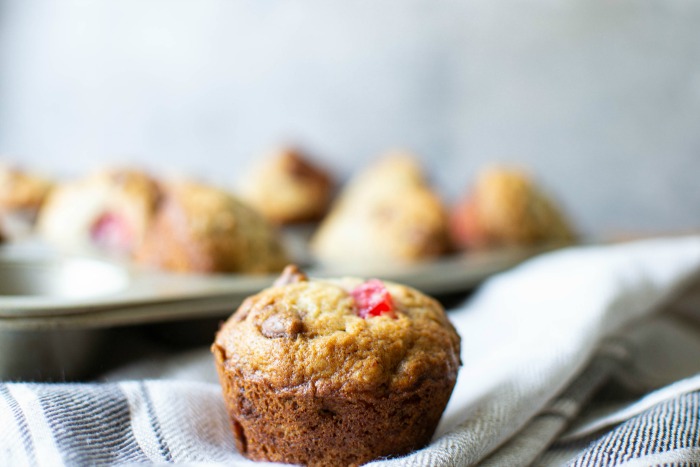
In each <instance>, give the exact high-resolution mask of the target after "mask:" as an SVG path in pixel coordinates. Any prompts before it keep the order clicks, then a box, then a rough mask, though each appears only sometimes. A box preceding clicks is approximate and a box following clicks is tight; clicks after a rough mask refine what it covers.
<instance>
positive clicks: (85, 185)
mask: <svg viewBox="0 0 700 467" xmlns="http://www.w3.org/2000/svg"><path fill="white" fill-rule="evenodd" d="M159 200H160V188H159V186H158V184H157V183H156V181H155V180H154V179H153V178H151V177H150V176H149V175H148V174H146V173H144V172H142V171H139V170H135V169H125V168H119V169H109V170H102V171H99V172H96V173H94V174H92V175H90V176H88V177H86V178H84V179H82V180H78V181H74V182H70V183H65V184H63V185H60V186H58V187H57V188H56V189H55V190H54V191H53V192H52V193H51V195H50V196H49V198H48V199H47V201H46V204H45V206H44V207H43V209H42V210H41V212H40V216H39V221H38V230H39V233H40V235H42V236H43V237H44V238H45V239H46V240H47V241H49V242H51V243H53V244H56V245H58V246H60V247H63V248H67V249H85V248H97V249H99V250H103V251H106V252H109V253H121V254H130V253H132V252H133V251H134V250H135V249H136V248H138V247H139V246H140V244H141V242H142V241H143V238H144V235H145V233H146V230H147V229H148V227H149V224H150V222H151V220H152V218H153V215H154V213H155V211H156V208H157V206H158V202H159Z"/></svg>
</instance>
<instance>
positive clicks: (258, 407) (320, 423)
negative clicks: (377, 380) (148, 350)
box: [213, 345, 455, 466]
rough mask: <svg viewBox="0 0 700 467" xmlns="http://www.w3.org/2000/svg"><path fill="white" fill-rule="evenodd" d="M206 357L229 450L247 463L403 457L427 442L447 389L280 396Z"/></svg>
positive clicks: (444, 382) (221, 360) (443, 382)
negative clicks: (231, 441) (224, 416)
mask: <svg viewBox="0 0 700 467" xmlns="http://www.w3.org/2000/svg"><path fill="white" fill-rule="evenodd" d="M213 351H214V354H215V358H216V364H217V371H218V372H219V379H220V381H221V386H222V388H223V392H224V398H225V400H226V405H227V410H228V413H229V416H230V418H231V425H232V429H233V433H234V437H235V440H236V446H237V448H238V450H239V451H240V452H241V454H243V455H244V456H246V457H248V458H250V459H253V460H264V461H272V462H286V463H294V464H305V465H310V466H321V465H326V466H327V465H335V466H345V465H360V464H363V463H365V462H369V461H371V460H373V459H377V458H380V457H386V456H389V455H392V456H397V455H402V454H407V453H409V452H411V451H413V450H416V449H419V448H421V447H423V446H425V445H426V444H428V443H429V442H430V439H431V437H432V435H433V433H434V431H435V428H436V427H437V424H438V422H439V421H440V417H441V415H442V412H443V410H444V408H445V406H446V405H447V402H448V400H449V398H450V394H451V393H452V389H453V387H454V384H455V381H454V379H447V378H443V379H438V380H435V379H427V378H425V379H423V380H421V381H418V382H417V383H416V384H415V385H413V386H412V387H411V388H408V389H406V390H400V391H397V390H394V391H390V390H388V389H386V388H383V389H378V390H377V391H372V392H366V393H360V394H358V393H353V394H352V396H351V397H344V395H343V394H342V393H340V392H334V393H331V394H328V395H325V394H324V395H318V394H317V393H316V391H315V390H314V387H313V386H312V385H305V386H301V387H295V388H285V389H283V390H280V389H276V388H273V387H271V386H270V385H269V384H267V383H266V382H265V381H264V380H261V379H259V378H255V377H251V376H248V375H244V374H242V373H241V372H240V371H239V370H238V369H236V368H234V367H231V366H229V365H226V364H225V355H224V351H223V349H221V348H219V347H218V346H216V345H215V346H214V348H213Z"/></svg>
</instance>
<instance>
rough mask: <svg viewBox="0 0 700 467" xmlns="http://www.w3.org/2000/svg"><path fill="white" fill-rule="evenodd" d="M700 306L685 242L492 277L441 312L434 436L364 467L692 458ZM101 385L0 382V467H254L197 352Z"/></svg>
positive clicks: (581, 256)
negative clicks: (454, 340) (453, 364)
mask: <svg viewBox="0 0 700 467" xmlns="http://www.w3.org/2000/svg"><path fill="white" fill-rule="evenodd" d="M689 285H694V286H696V287H689ZM681 290H685V293H683V294H679V291H681ZM699 297H700V238H697V237H690V238H683V239H669V240H655V241H646V242H639V243H635V244H628V245H622V246H613V247H588V248H578V249H572V250H568V251H563V252H559V253H555V254H551V255H547V256H545V257H541V258H538V259H535V260H533V261H531V262H528V263H526V264H524V265H522V266H521V267H518V268H516V269H514V270H512V271H510V272H507V273H505V274H502V275H499V276H497V277H495V278H493V279H492V280H490V281H488V282H487V283H486V284H485V285H484V286H483V287H482V289H481V290H480V291H479V292H478V293H477V294H476V296H475V297H473V298H472V299H471V300H470V301H469V302H467V303H466V304H465V305H464V306H462V307H460V308H458V309H456V310H452V311H451V312H450V316H451V318H452V320H453V322H454V324H455V326H456V328H457V329H458V331H459V333H460V335H461V336H462V340H463V353H462V360H463V362H464V366H463V367H462V369H461V370H460V375H459V378H458V381H457V385H456V387H455V391H454V393H453V397H452V399H451V401H450V404H449V405H448V407H447V410H446V412H445V414H444V416H443V420H442V422H441V425H440V426H439V427H438V431H437V433H436V436H435V438H434V440H433V441H432V443H431V444H430V445H429V446H427V447H426V448H424V449H422V450H420V451H417V452H415V453H413V454H410V455H408V456H406V457H404V458H401V459H388V460H380V461H376V462H374V463H372V465H376V466H381V467H388V466H416V467H417V466H423V465H433V466H464V465H476V464H481V465H485V466H500V465H507V466H518V465H537V466H552V465H572V466H592V465H625V466H636V465H657V464H659V465H664V464H667V465H692V464H691V463H692V462H700V460H698V459H699V458H698V453H699V452H700V451H699V449H700V447H699V443H700V434H699V418H700V413H699V404H700V326H698V325H697V323H698V320H697V316H700V313H698V312H700V300H698V298H699ZM681 315H682V316H681ZM693 316H695V317H693ZM145 378H148V379H145ZM683 378H685V379H683ZM105 380H106V381H107V382H102V383H95V384H32V383H5V384H0V420H1V421H2V426H1V428H0V465H13V466H14V465H18V466H23V465H32V466H33V465H39V466H54V465H70V466H72V465H139V464H168V463H179V464H187V465H199V464H201V465H207V464H226V465H254V464H253V463H251V462H249V461H246V460H245V459H243V458H242V457H241V456H240V455H239V454H238V453H237V452H236V450H235V446H234V444H233V440H232V437H231V434H230V431H229V426H228V419H227V415H226V413H225V408H224V403H223V400H222V396H221V391H220V388H219V386H218V384H217V383H216V382H215V374H214V371H213V365H212V358H211V356H210V355H209V354H208V351H207V350H206V349H202V350H201V351H198V352H195V353H194V354H190V355H187V356H185V357H182V358H180V357H176V358H174V359H166V360H162V359H161V360H156V361H145V362H141V363H140V364H138V365H136V366H135V367H131V368H126V369H122V370H121V371H118V372H117V373H115V374H112V375H109V376H107V377H105ZM645 394H646V396H645ZM612 396H614V398H612ZM643 396H644V397H643ZM684 463H686V464H684Z"/></svg>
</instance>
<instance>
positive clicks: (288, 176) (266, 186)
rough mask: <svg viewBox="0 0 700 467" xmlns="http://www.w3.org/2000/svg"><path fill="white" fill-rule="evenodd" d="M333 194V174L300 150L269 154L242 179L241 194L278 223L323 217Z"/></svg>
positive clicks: (286, 149) (314, 219)
mask: <svg viewBox="0 0 700 467" xmlns="http://www.w3.org/2000/svg"><path fill="white" fill-rule="evenodd" d="M332 194H333V180H332V178H331V176H330V174H329V173H328V172H326V171H324V170H323V169H321V168H320V167H318V166H316V165H314V164H313V163H312V162H311V161H309V160H308V159H307V158H306V157H305V156H304V155H303V154H301V153H300V152H299V151H296V150H293V149H288V148H284V149H280V150H278V151H276V152H274V153H272V154H270V155H269V156H268V157H267V158H266V159H265V160H263V161H262V163H260V164H259V165H258V166H256V167H255V168H254V169H253V170H252V171H251V173H249V174H248V175H247V176H246V177H245V178H244V180H243V185H242V186H241V196H242V197H243V199H244V200H245V201H246V202H247V203H248V204H249V205H250V206H252V207H253V208H255V209H257V210H258V212H260V213H261V214H262V215H263V216H265V218H266V219H268V220H269V221H270V222H273V223H275V224H293V223H300V222H309V221H316V220H318V219H320V218H321V217H323V215H324V214H325V213H326V211H327V209H328V204H329V203H330V200H331V196H332Z"/></svg>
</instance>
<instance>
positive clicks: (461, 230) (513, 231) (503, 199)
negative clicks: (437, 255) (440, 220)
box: [450, 167, 575, 248]
mask: <svg viewBox="0 0 700 467" xmlns="http://www.w3.org/2000/svg"><path fill="white" fill-rule="evenodd" d="M450 227H451V234H452V238H453V241H454V242H455V244H457V245H459V246H461V247H465V248H483V247H492V246H499V245H505V246H512V245H535V244H538V243H543V242H562V243H566V242H571V241H573V240H574V239H575V234H574V231H573V229H572V228H571V226H570V224H569V222H568V221H567V219H566V218H565V216H564V214H563V213H562V211H561V210H560V209H559V208H558V207H557V205H556V203H555V202H554V200H552V199H551V198H549V197H548V196H547V195H546V194H545V193H543V192H542V191H541V190H540V189H539V187H538V186H537V185H536V184H535V182H534V180H533V179H532V178H531V176H530V175H529V174H528V173H527V172H525V171H522V170H519V169H515V168H506V167H491V168H488V169H486V170H483V171H482V172H481V173H480V174H479V175H478V177H477V179H476V184H475V186H474V189H473V190H472V191H471V192H470V193H469V194H468V195H467V196H466V197H465V198H464V199H463V200H462V201H461V202H459V203H458V204H457V205H456V206H455V207H454V209H453V210H452V213H451V218H450Z"/></svg>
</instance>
